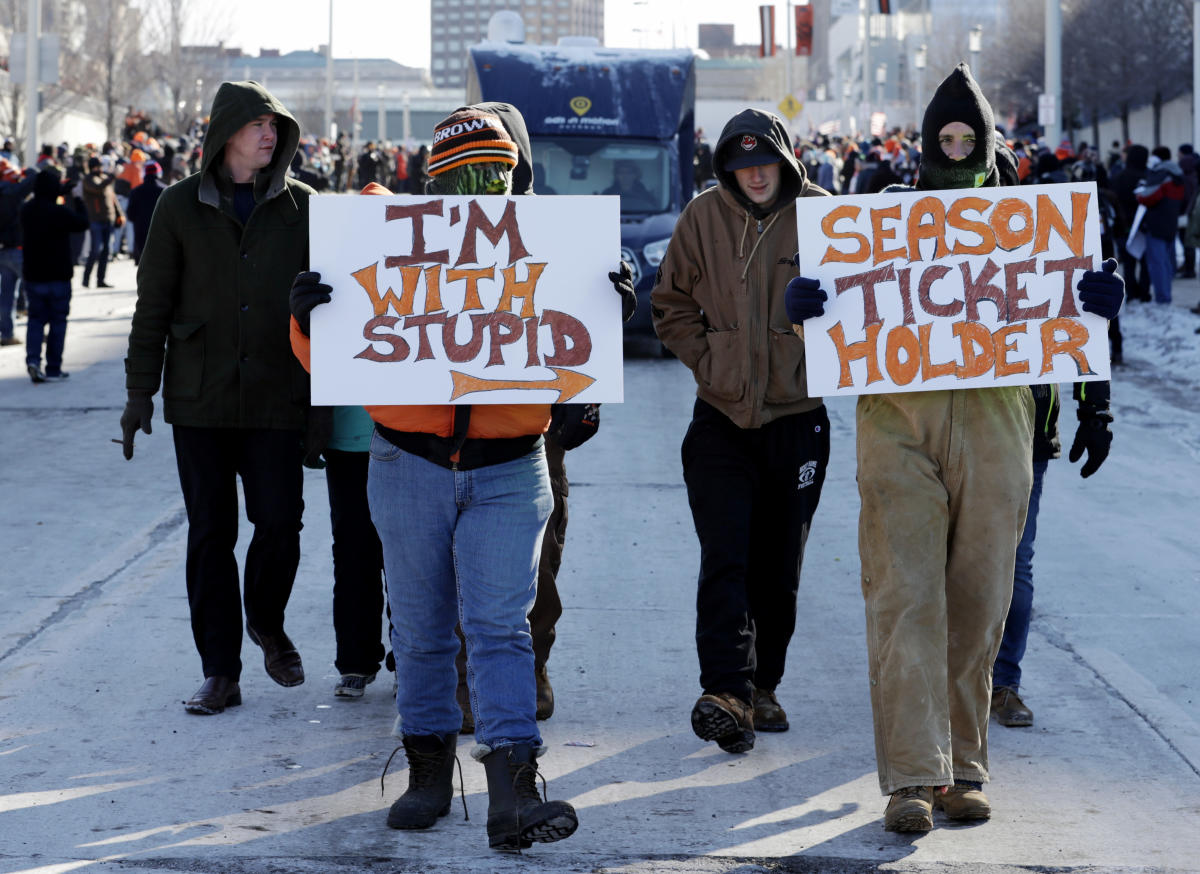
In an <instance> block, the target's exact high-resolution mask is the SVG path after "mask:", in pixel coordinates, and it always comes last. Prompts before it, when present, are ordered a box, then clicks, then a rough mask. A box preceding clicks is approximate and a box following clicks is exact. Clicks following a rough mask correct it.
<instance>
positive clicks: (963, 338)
mask: <svg viewBox="0 0 1200 874" xmlns="http://www.w3.org/2000/svg"><path fill="white" fill-rule="evenodd" d="M951 330H952V331H953V332H954V336H955V337H958V341H959V343H960V344H962V358H963V363H962V364H961V365H959V367H958V369H957V370H956V371H955V373H954V375H955V376H957V377H958V378H959V379H973V378H974V377H976V376H983V375H984V374H985V373H987V372H988V370H990V369H991V366H992V365H993V364H994V363H995V361H996V353H995V352H994V351H993V347H992V332H991V331H989V330H988V329H987V327H986V326H984V325H981V324H979V322H955V323H954V325H953V326H952V328H951Z"/></svg>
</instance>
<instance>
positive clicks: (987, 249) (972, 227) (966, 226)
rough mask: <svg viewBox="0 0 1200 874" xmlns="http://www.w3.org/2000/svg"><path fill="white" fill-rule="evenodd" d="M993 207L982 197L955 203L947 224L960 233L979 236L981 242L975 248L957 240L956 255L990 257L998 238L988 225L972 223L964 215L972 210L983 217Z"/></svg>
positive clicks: (962, 198) (960, 199) (964, 199)
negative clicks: (964, 232)
mask: <svg viewBox="0 0 1200 874" xmlns="http://www.w3.org/2000/svg"><path fill="white" fill-rule="evenodd" d="M991 205H992V202H991V201H990V200H984V199H983V198H982V197H960V198H958V200H956V201H954V205H953V206H951V207H950V214H949V215H947V216H946V224H948V225H950V227H952V228H958V229H959V230H960V231H967V232H969V233H972V234H978V235H979V242H978V243H976V244H975V245H974V246H968V245H967V244H965V243H964V242H963V241H962V240H955V241H954V249H953V252H954V254H955V255H989V254H991V252H992V251H993V250H994V249H995V248H996V237H995V235H994V234H993V233H992V229H991V228H989V227H988V226H987V223H986V222H982V221H978V222H977V221H971V220H970V219H968V218H967V217H966V216H964V215H963V212H965V211H966V210H972V211H974V212H977V213H979V214H980V215H981V216H982V215H983V213H984V211H985V210H986V209H987V208H988V207H989V206H991Z"/></svg>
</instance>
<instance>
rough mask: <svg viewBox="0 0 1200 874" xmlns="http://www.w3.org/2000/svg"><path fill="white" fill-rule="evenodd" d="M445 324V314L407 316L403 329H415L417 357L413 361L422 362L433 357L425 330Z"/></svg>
mask: <svg viewBox="0 0 1200 874" xmlns="http://www.w3.org/2000/svg"><path fill="white" fill-rule="evenodd" d="M444 324H446V314H445V313H427V314H425V315H423V316H409V317H408V318H407V319H405V320H404V329H405V330H408V329H409V328H416V329H417V338H418V339H417V357H416V358H414V359H413V360H414V361H424V360H425V359H427V358H432V357H433V348H432V347H431V346H430V345H429V335H428V334H426V332H425V328H426V327H428V326H429V325H444Z"/></svg>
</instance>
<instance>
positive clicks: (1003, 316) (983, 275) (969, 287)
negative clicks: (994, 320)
mask: <svg viewBox="0 0 1200 874" xmlns="http://www.w3.org/2000/svg"><path fill="white" fill-rule="evenodd" d="M958 268H959V270H961V271H962V277H963V289H964V297H965V298H966V303H967V321H968V322H978V321H979V320H980V319H979V303H980V301H984V300H990V301H991V302H992V303H994V304H995V305H996V313H997V317H998V318H999V319H1000V321H1002V322H1006V321H1008V303H1007V301H1005V299H1004V292H1003V291H1001V290H1000V289H998V288H996V286H994V285H992V284H991V280H992V278H993V277H994V276H995V275H996V274H997V273H999V272H1000V268H999V267H997V266H996V262H995V261H993V260H992V259H991V258H988V259H987V261H986V262H984V265H983V269H982V270H980V271H979V275H978V276H976V277H974V278H972V276H971V265H970V264H968V263H967V262H966V261H964V262H963V263H961V264H959V265H958Z"/></svg>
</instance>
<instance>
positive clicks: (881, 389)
mask: <svg viewBox="0 0 1200 874" xmlns="http://www.w3.org/2000/svg"><path fill="white" fill-rule="evenodd" d="M1096 196H1097V195H1096V184H1095V183H1094V182H1085V183H1073V184H1068V185H1028V186H1027V185H1022V186H1019V187H1006V188H973V189H960V190H954V191H913V192H897V193H893V194H866V195H851V196H847V197H801V198H797V200H796V219H797V222H796V224H797V229H798V237H799V239H798V244H799V253H800V275H802V276H807V277H811V278H814V279H819V280H820V281H821V287H822V288H823V289H825V291H826V293H827V294H828V295H829V298H830V299H829V300H828V301H827V302H826V304H825V313H824V314H823V315H822V316H820V317H818V318H813V319H808V320H806V321H805V323H804V342H805V356H806V359H807V371H808V391H809V394H810V395H812V396H813V397H818V396H822V395H824V396H830V395H859V394H878V393H888V392H907V391H929V390H937V389H958V388H982V387H987V386H1000V385H1031V384H1034V383H1046V382H1080V381H1088V380H1099V379H1108V377H1109V357H1108V322H1107V321H1106V320H1105V319H1103V318H1101V317H1100V316H1096V315H1093V314H1091V313H1085V312H1084V311H1083V310H1082V308H1081V307H1080V305H1079V300H1078V292H1077V291H1076V289H1075V286H1076V284H1077V283H1078V282H1079V279H1080V278H1081V276H1082V274H1083V271H1084V270H1099V269H1100V262H1101V257H1100V216H1099V211H1098V208H1097V205H1096Z"/></svg>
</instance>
